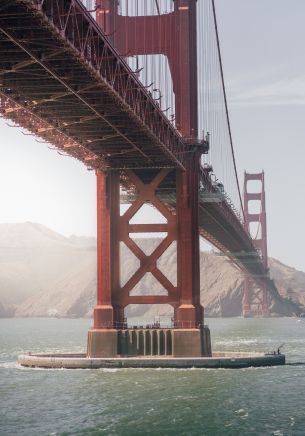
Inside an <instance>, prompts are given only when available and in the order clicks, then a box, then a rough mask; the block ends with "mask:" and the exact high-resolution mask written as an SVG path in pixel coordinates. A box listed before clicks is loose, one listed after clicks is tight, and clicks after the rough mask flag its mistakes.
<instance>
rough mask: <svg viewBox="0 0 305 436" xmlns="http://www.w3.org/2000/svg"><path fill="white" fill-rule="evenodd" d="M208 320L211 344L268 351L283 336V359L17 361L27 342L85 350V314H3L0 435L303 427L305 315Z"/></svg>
mask: <svg viewBox="0 0 305 436" xmlns="http://www.w3.org/2000/svg"><path fill="white" fill-rule="evenodd" d="M208 323H209V325H210V328H211V331H212V339H213V346H214V349H217V350H235V351H236V350H241V351H247V350H253V351H255V350H258V351H260V350H263V351H268V350H273V349H275V348H277V346H278V345H280V344H281V343H283V342H284V343H285V344H286V345H285V348H284V351H285V353H286V356H287V361H288V363H289V364H288V365H287V366H285V367H276V368H257V369H254V368H249V369H234V370H224V369H220V370H207V369H196V370H195V369H193V370H192V369H190V370H170V369H162V370H158V369H154V370H146V369H142V370H138V369H119V370H41V369H22V368H20V367H18V365H17V364H16V358H17V356H18V354H21V353H23V352H27V351H29V350H30V351H33V352H67V351H68V352H79V351H83V350H84V344H85V341H86V334H87V329H88V326H89V321H88V320H57V319H10V320H0V435H1V436H4V435H51V434H52V435H55V434H61V435H65V434H66V435H70V434H71V435H72V434H73V435H213V436H214V435H232V436H233V435H234V436H235V435H259V436H261V435H299V436H305V320H297V319H292V318H281V319H254V320H251V319H224V320H219V319H211V320H208ZM302 362H303V363H302ZM296 363H298V364H296Z"/></svg>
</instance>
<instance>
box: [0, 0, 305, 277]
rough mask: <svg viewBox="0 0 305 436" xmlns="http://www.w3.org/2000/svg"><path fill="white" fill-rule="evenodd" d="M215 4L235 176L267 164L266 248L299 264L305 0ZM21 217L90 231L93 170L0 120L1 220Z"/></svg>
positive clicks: (303, 210)
mask: <svg viewBox="0 0 305 436" xmlns="http://www.w3.org/2000/svg"><path fill="white" fill-rule="evenodd" d="M198 1H202V0H198ZM216 7H217V12H218V23H219V31H220V39H221V48H222V56H223V64H224V72H225V79H226V86H227V92H228V100H229V108H230V115H231V123H232V130H233V138H234V143H235V150H236V157H237V163H238V168H239V172H240V180H241V184H242V176H243V170H244V169H247V170H248V171H253V172H256V171H260V170H261V169H264V170H265V173H266V189H267V218H268V238H269V241H268V242H269V254H270V255H271V256H274V257H276V258H278V259H279V260H281V261H283V262H285V263H288V264H290V265H291V266H294V267H296V268H299V269H303V270H305V257H304V256H303V247H302V245H305V233H304V230H303V222H304V221H305V205H304V185H305V182H304V177H305V175H304V174H305V147H304V144H305V113H304V108H305V106H304V105H305V57H304V49H303V45H304V40H305V26H304V18H305V1H304V0H290V1H287V0H251V1H250V0H216ZM23 221H34V222H39V223H42V224H45V225H47V226H49V227H51V228H52V229H54V230H56V231H58V232H60V233H63V234H65V235H70V234H78V235H94V234H95V227H96V220H95V175H94V173H93V172H90V171H87V170H86V169H85V167H84V166H83V165H82V164H80V163H78V162H77V161H75V160H72V159H71V158H66V157H63V156H60V155H58V154H57V153H56V151H53V150H50V149H49V148H48V146H47V145H45V144H42V143H38V142H36V141H35V139H34V138H33V137H31V136H25V135H23V134H22V133H21V131H20V130H19V129H18V128H11V127H8V126H7V125H6V123H5V122H4V120H0V222H1V223H4V222H23Z"/></svg>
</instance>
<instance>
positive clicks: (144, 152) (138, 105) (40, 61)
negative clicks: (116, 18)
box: [0, 0, 185, 169]
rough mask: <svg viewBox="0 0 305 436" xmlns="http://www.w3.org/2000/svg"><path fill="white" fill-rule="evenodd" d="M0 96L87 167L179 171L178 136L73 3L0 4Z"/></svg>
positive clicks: (25, 123)
mask: <svg viewBox="0 0 305 436" xmlns="http://www.w3.org/2000/svg"><path fill="white" fill-rule="evenodd" d="M40 3H41V5H40ZM57 5H59V6H57ZM58 8H61V10H59V11H58V10H57V9H58ZM0 98H2V101H1V112H2V114H3V115H4V116H5V117H6V118H8V119H11V120H13V121H15V122H16V123H17V124H19V125H21V126H22V127H25V128H26V129H28V130H29V131H31V132H32V133H33V134H34V135H36V136H40V137H42V138H43V139H45V140H46V141H49V142H51V143H52V144H54V145H55V146H57V147H58V148H61V149H63V150H64V151H65V153H67V154H70V155H71V156H74V157H76V158H78V159H80V160H82V161H84V162H85V163H86V164H87V165H89V166H91V167H93V168H99V169H103V168H104V169H106V168H143V167H158V168H160V167H182V166H183V165H182V163H181V161H182V158H183V152H184V148H185V144H184V142H183V140H182V138H181V136H180V134H179V133H178V131H177V130H176V129H175V128H174V127H173V125H172V124H171V123H170V122H169V120H168V119H167V118H166V117H165V115H164V113H163V112H162V111H161V109H160V107H159V105H158V103H156V102H155V101H154V100H153V98H152V97H151V95H150V94H149V92H148V91H147V90H146V88H145V87H144V86H143V85H142V84H141V82H140V81H139V80H138V78H137V76H136V75H135V74H134V73H133V72H132V71H131V69H130V68H129V67H128V65H127V63H126V62H125V61H124V59H123V58H122V57H121V56H120V55H119V54H118V53H117V52H116V51H115V49H114V48H113V47H112V46H111V45H110V42H109V40H108V39H107V38H106V36H105V35H104V34H103V32H102V30H101V28H100V27H99V26H98V25H97V24H96V22H95V20H94V19H93V18H92V17H91V16H90V14H89V13H88V12H86V10H85V8H84V7H83V6H82V5H81V3H80V2H77V1H76V2H71V1H69V0H68V1H66V2H60V1H56V2H53V3H52V2H40V1H30V0H29V1H25V0H20V1H18V0H16V1H11V0H3V1H2V2H1V4H0ZM7 99H9V101H8V100H7ZM25 111H26V113H25Z"/></svg>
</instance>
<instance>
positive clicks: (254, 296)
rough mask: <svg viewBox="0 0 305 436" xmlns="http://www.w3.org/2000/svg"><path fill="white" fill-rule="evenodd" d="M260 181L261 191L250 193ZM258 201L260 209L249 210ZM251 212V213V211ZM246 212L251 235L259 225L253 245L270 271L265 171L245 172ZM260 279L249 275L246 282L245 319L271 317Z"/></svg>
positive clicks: (266, 292) (244, 298)
mask: <svg viewBox="0 0 305 436" xmlns="http://www.w3.org/2000/svg"><path fill="white" fill-rule="evenodd" d="M252 180H253V181H258V182H261V183H260V190H259V191H257V192H249V191H248V182H249V181H252ZM251 201H256V202H259V203H258V208H256V211H255V212H254V213H253V212H252V210H251V208H250V209H249V203H250V204H251ZM249 210H251V212H250V211H249ZM244 211H245V227H246V230H247V231H248V232H249V233H250V234H251V223H254V224H257V227H256V230H257V233H256V235H254V236H253V234H252V237H253V245H254V247H255V248H256V249H257V250H258V251H259V252H260V254H261V256H262V260H263V265H264V267H265V269H266V273H267V271H268V250H267V220H266V196H265V174H264V171H262V172H261V173H257V174H249V173H247V172H245V176H244ZM257 283H259V278H258V280H257V281H256V282H254V281H253V280H251V279H250V278H249V276H248V275H246V276H245V280H244V296H243V314H244V316H245V317H249V316H252V315H263V316H268V315H269V313H270V312H269V300H268V291H267V287H266V285H259V287H257Z"/></svg>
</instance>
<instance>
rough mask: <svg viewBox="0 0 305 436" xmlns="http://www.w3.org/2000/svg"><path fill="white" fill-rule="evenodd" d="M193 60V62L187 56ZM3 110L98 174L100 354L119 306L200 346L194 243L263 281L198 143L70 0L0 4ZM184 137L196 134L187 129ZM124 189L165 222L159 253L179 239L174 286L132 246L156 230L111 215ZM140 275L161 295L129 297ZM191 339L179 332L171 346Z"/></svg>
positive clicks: (119, 316) (95, 337) (94, 337)
mask: <svg viewBox="0 0 305 436" xmlns="http://www.w3.org/2000/svg"><path fill="white" fill-rule="evenodd" d="M181 1H182V0H181ZM185 1H186V0H185ZM189 2H190V3H192V4H193V6H194V2H193V1H192V2H191V0H189ZM181 4H182V3H181ZM182 7H183V6H182ZM180 9H181V8H178V10H180ZM181 10H182V11H185V10H186V9H181ZM193 10H194V8H193ZM179 13H180V12H179ZM193 15H194V14H193ZM192 18H193V19H194V16H192ZM182 22H183V20H182V21H181V23H182ZM186 51H187V50H186ZM189 51H192V52H193V54H194V49H192V50H189ZM190 106H192V105H190ZM194 107H195V106H194ZM194 107H193V106H192V111H193V112H196V111H197V106H196V111H194ZM188 109H189V108H187V110H188ZM187 110H186V112H187ZM0 113H1V114H2V115H3V116H4V117H5V118H6V119H9V120H12V121H13V122H15V123H16V124H17V125H20V126H22V127H24V128H26V129H27V130H28V131H30V132H31V133H33V134H34V135H35V136H38V137H41V138H43V139H44V140H45V141H47V142H49V143H51V144H53V145H54V146H55V147H56V148H57V149H60V150H62V151H63V152H64V153H65V154H67V155H70V156H72V157H75V158H77V159H79V160H81V161H82V162H84V163H85V164H86V165H87V166H88V167H89V168H92V169H95V170H97V175H98V199H97V205H98V301H97V305H96V308H95V311H94V324H95V325H94V329H93V331H92V332H91V333H90V335H91V336H90V338H91V339H90V341H91V342H90V344H91V345H92V347H93V348H94V347H96V346H97V347H100V348H101V347H102V348H103V346H104V345H103V343H104V338H111V337H112V339H109V340H108V339H106V342H107V343H108V344H110V347H111V344H112V345H113V344H115V343H117V339H115V337H116V336H117V333H113V332H112V330H113V328H117V327H118V324H119V325H121V326H122V323H124V307H126V305H128V304H130V303H131V302H133V303H134V304H139V303H143V304H144V303H147V304H151V303H160V302H161V303H168V304H171V305H172V306H173V307H174V309H175V322H176V323H177V324H176V327H177V328H178V329H179V328H180V329H181V330H183V329H189V330H194V334H193V336H192V338H193V339H194V341H195V342H196V343H197V345H196V347H197V348H198V347H199V348H200V347H201V345H200V344H201V342H200V341H201V336H202V332H200V331H199V330H200V329H202V328H203V325H204V324H203V308H202V307H201V304H200V283H199V279H200V274H199V235H200V234H201V235H202V236H203V237H205V238H206V239H207V240H209V241H210V242H211V243H212V244H214V245H215V246H216V247H217V248H219V250H220V251H222V252H224V253H225V254H226V255H228V256H229V257H230V258H231V259H232V261H233V262H235V263H236V264H237V265H238V266H240V267H241V268H242V269H244V270H245V271H247V272H248V273H249V274H250V275H251V276H252V277H255V278H256V279H257V281H260V282H266V281H267V280H268V278H267V275H266V268H265V267H264V265H263V263H262V261H261V258H260V256H259V255H258V253H257V252H256V250H255V248H254V246H253V243H252V240H251V238H250V236H249V234H248V233H247V232H246V230H245V229H244V227H243V225H242V222H241V220H240V217H238V214H237V213H236V211H235V210H234V208H233V207H232V205H231V204H230V202H229V201H228V199H227V198H225V197H223V198H222V197H221V196H219V199H218V200H219V201H210V197H211V194H212V196H213V195H214V196H216V197H217V195H218V194H219V191H218V189H217V188H216V187H215V186H214V185H213V183H212V181H211V178H210V176H209V173H208V172H206V171H205V170H204V168H202V167H201V166H200V160H201V152H202V151H201V152H200V150H198V147H193V148H190V147H191V145H194V144H193V143H192V142H188V141H190V138H188V140H186V138H185V139H183V137H182V136H181V134H180V133H179V132H178V131H177V130H176V129H175V128H174V127H173V125H172V124H171V123H170V122H169V120H168V119H167V118H166V117H165V115H164V113H163V112H162V110H161V109H160V106H159V105H158V103H156V102H155V101H154V100H153V98H152V96H151V95H150V93H149V92H148V91H147V89H146V88H145V87H144V86H143V84H142V83H141V82H140V81H139V80H138V78H137V76H136V75H135V74H134V73H133V72H132V71H131V69H130V68H129V66H128V65H127V63H126V62H125V60H124V59H123V58H122V57H121V56H120V54H119V53H118V52H117V51H116V50H115V49H114V48H113V47H112V45H111V43H110V42H109V39H108V38H107V37H106V36H105V34H104V33H103V31H102V30H101V28H100V27H99V26H98V25H97V23H96V22H95V20H94V19H93V18H92V17H91V16H90V14H89V13H88V12H87V11H86V10H85V8H84V7H83V6H82V4H81V3H80V2H79V1H78V0H67V1H64V0H35V1H34V0H3V1H2V2H1V3H0ZM193 115H194V114H193ZM193 118H196V116H195V115H194V116H193ZM196 122H197V121H196ZM186 124H187V123H186ZM181 131H183V132H191V131H195V130H194V129H193V130H191V129H190V128H189V126H184V129H182V130H181ZM185 136H187V133H185ZM193 140H194V138H191V141H193ZM197 145H198V144H197ZM120 185H121V186H122V187H123V188H124V189H125V190H126V192H127V196H129V198H130V199H131V198H132V196H135V195H137V194H139V193H140V200H135V201H134V204H133V205H132V206H131V207H130V210H131V211H133V213H134V212H135V211H137V210H138V209H139V207H140V206H141V205H142V204H144V203H145V202H151V203H152V204H153V205H154V206H155V207H157V208H158V209H159V211H161V213H163V214H164V216H165V217H166V218H167V220H168V224H167V227H168V228H167V232H168V236H167V238H166V242H164V243H163V246H162V247H163V248H164V247H165V248H166V247H168V244H169V243H170V242H172V241H173V240H174V239H175V238H176V241H177V246H178V250H177V270H178V277H177V281H178V284H177V286H176V287H175V286H173V285H170V283H168V281H166V278H165V277H164V276H162V274H161V273H160V271H159V270H158V268H157V260H158V257H159V256H160V253H162V250H161V249H159V251H157V250H156V252H154V253H153V254H152V255H151V256H150V257H147V256H145V255H144V254H143V253H141V251H139V250H138V249H136V247H135V246H134V245H133V246H132V243H131V241H130V237H129V232H132V231H136V232H137V231H138V232H140V231H141V229H142V230H143V229H144V228H145V229H146V231H150V230H152V229H151V228H150V227H149V226H146V227H145V225H144V224H143V225H142V227H141V226H140V227H138V230H135V227H134V226H133V227H131V226H130V223H129V219H130V218H131V217H132V215H131V212H128V213H127V214H125V215H124V216H123V217H120V216H119V193H120ZM128 214H129V215H130V216H129V215H128ZM127 218H128V219H127ZM143 226H144V227H143ZM149 228H150V230H149ZM139 229H140V230H139ZM156 229H158V227H156V228H155V230H152V231H158V230H156ZM159 231H160V230H159ZM124 232H125V233H124ZM122 240H124V241H125V242H126V241H127V242H128V243H129V244H130V246H129V248H132V247H133V249H134V253H135V254H136V255H137V257H138V259H139V260H140V268H139V271H138V272H136V273H135V275H134V277H133V278H132V280H131V281H130V283H129V282H128V283H127V285H126V286H125V287H122V288H121V285H120V283H118V280H119V265H118V263H119V256H118V244H119V243H120V242H121V241H122ZM160 250H161V251H160ZM147 272H149V273H152V274H153V275H154V276H155V278H157V280H159V282H160V283H161V284H162V285H163V286H164V288H165V289H166V290H167V295H165V296H157V297H156V298H153V297H151V296H146V297H145V298H143V297H139V296H137V297H135V296H133V295H131V293H130V292H131V291H132V288H133V286H134V285H135V283H137V281H138V279H139V278H141V277H142V276H143V274H145V273H147ZM132 285H133V286H132ZM104 330H108V331H106V332H104ZM189 337H190V334H189V333H185V332H181V338H182V339H179V341H180V342H179V344H180V345H181V344H184V342H186V343H187V342H188V339H187V338H189ZM193 339H192V340H193ZM96 341H97V342H96ZM181 341H182V342H181ZM180 345H179V347H180ZM196 347H195V348H196ZM186 350H187V346H186ZM190 352H191V351H190ZM114 354H115V353H114Z"/></svg>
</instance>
